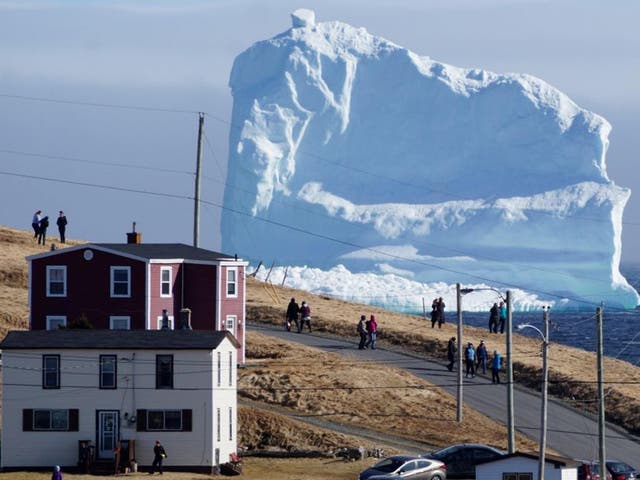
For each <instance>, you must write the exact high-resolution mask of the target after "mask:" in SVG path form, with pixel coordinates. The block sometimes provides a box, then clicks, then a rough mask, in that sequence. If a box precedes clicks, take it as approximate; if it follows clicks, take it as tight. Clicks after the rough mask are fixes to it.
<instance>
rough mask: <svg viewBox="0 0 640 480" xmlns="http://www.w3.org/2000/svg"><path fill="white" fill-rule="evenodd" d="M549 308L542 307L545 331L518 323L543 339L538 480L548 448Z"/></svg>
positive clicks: (520, 326)
mask: <svg viewBox="0 0 640 480" xmlns="http://www.w3.org/2000/svg"><path fill="white" fill-rule="evenodd" d="M549 310H551V307H546V308H545V307H542V315H543V318H544V333H542V331H541V330H540V329H539V328H538V327H535V326H533V325H529V324H528V323H527V324H522V325H518V330H522V329H524V328H531V329H533V330H535V331H536V332H538V334H539V335H540V338H541V339H542V387H541V390H542V407H541V408H540V454H539V458H538V480H544V463H545V458H544V457H545V451H546V448H547V384H548V378H549V366H548V361H547V350H548V348H549Z"/></svg>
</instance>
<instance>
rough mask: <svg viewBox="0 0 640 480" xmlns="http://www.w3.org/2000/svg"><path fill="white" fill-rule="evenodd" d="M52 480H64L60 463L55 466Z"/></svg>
mask: <svg viewBox="0 0 640 480" xmlns="http://www.w3.org/2000/svg"><path fill="white" fill-rule="evenodd" d="M51 480H62V472H61V471H60V465H56V466H55V467H53V473H52V474H51Z"/></svg>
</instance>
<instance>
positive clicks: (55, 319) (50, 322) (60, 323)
mask: <svg viewBox="0 0 640 480" xmlns="http://www.w3.org/2000/svg"><path fill="white" fill-rule="evenodd" d="M66 326H67V317H65V316H64V315H47V330H58V329H59V328H60V327H66Z"/></svg>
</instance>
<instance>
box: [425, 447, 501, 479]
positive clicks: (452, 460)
mask: <svg viewBox="0 0 640 480" xmlns="http://www.w3.org/2000/svg"><path fill="white" fill-rule="evenodd" d="M504 455H505V452H503V451H502V450H498V449H497V448H493V447H489V446H488V445H482V444H479V443H462V444H460V445H452V446H450V447H447V448H443V449H442V450H438V451H437V452H433V453H428V454H425V455H422V456H423V457H424V458H435V459H436V460H440V461H441V462H443V463H444V464H445V465H446V466H447V476H448V477H449V478H476V465H477V464H478V463H480V462H485V461H489V460H495V459H497V458H500V457H502V456H504Z"/></svg>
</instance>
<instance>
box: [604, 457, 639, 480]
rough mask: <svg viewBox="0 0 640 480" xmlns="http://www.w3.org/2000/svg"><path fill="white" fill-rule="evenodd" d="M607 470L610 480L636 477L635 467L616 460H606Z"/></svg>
mask: <svg viewBox="0 0 640 480" xmlns="http://www.w3.org/2000/svg"><path fill="white" fill-rule="evenodd" d="M607 470H608V471H609V473H610V474H611V477H612V480H635V479H636V478H638V477H637V475H636V469H635V468H633V467H632V466H631V465H629V464H627V463H624V462H619V461H618V460H607Z"/></svg>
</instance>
